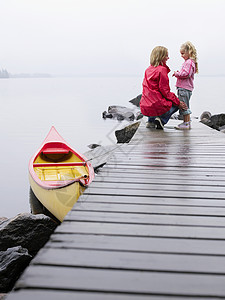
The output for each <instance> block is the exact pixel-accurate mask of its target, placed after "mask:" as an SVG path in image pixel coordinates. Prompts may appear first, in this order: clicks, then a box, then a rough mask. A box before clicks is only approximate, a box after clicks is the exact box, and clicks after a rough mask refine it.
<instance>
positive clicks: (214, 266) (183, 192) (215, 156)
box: [7, 120, 225, 300]
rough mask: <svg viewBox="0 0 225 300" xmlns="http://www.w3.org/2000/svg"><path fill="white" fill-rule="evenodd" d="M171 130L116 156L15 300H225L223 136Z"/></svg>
mask: <svg viewBox="0 0 225 300" xmlns="http://www.w3.org/2000/svg"><path fill="white" fill-rule="evenodd" d="M174 122H176V124H177V121H172V120H171V121H170V122H169V125H168V126H167V128H165V130H164V131H161V130H152V129H146V128H145V126H143V124H142V125H141V126H140V128H139V129H138V132H137V133H136V135H135V137H134V138H133V140H132V141H131V142H130V143H129V144H126V145H123V146H121V147H118V149H117V151H116V152H115V153H114V155H113V156H112V158H111V160H110V161H109V162H108V163H107V164H106V165H105V166H104V167H103V168H102V169H101V171H100V172H99V174H98V175H97V176H96V178H95V181H94V182H93V183H92V184H91V186H90V187H89V188H88V189H87V190H86V192H85V194H84V195H82V196H81V197H80V199H79V200H78V203H77V204H76V205H75V206H74V208H73V210H72V211H71V212H70V213H69V214H68V216H67V217H66V219H65V220H64V222H63V223H62V224H61V225H60V226H59V227H58V228H57V229H56V231H55V232H54V234H53V235H52V236H51V238H50V241H49V242H48V243H47V244H46V246H45V247H44V248H43V249H42V250H41V251H40V252H39V253H38V255H37V256H36V257H35V259H34V260H33V261H32V263H31V264H30V266H29V267H28V268H27V269H26V271H25V272H24V274H23V275H22V277H21V278H20V279H19V281H18V283H17V285H16V290H15V291H13V292H12V293H10V294H9V295H8V297H7V299H8V300H20V299H21V300H26V299H27V300H28V299H29V300H30V299H32V300H37V299H38V300H40V299H41V300H47V299H54V300H59V299H60V300H61V299H63V300H65V299H66V300H71V299H80V300H118V299H119V300H132V299H134V300H139V299H140V300H144V299H146V300H147V299H157V300H162V299H170V300H171V299H187V298H189V299H199V298H201V299H219V298H225V180H224V176H225V135H224V134H223V133H221V132H218V131H216V130H213V129H210V128H209V127H207V126H205V125H203V124H201V123H199V122H197V121H195V122H193V129H192V130H190V131H178V130H175V129H173V124H174Z"/></svg>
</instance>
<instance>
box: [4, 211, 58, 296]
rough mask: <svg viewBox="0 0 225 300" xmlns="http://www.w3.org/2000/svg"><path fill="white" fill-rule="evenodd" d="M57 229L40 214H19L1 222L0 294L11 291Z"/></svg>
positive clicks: (49, 219) (53, 223) (48, 219)
mask: <svg viewBox="0 0 225 300" xmlns="http://www.w3.org/2000/svg"><path fill="white" fill-rule="evenodd" d="M56 227H57V224H56V223H55V222H54V221H53V220H52V219H51V218H50V217H48V216H45V215H42V214H40V215H32V214H29V213H21V214H19V215H17V216H16V217H14V218H12V219H7V218H1V219H0V261H1V265H0V293H7V292H9V291H11V290H12V288H13V286H14V284H15V282H16V281H17V279H18V278H19V276H20V275H21V273H22V272H23V271H24V269H25V268H26V267H27V266H28V265H29V263H30V261H31V260H32V259H33V257H34V256H35V255H36V254H37V252H38V251H39V250H40V249H41V248H42V247H43V246H44V245H45V243H46V242H47V241H48V240H49V237H50V235H51V234H52V233H53V231H54V230H55V228H56ZM2 296H3V295H2Z"/></svg>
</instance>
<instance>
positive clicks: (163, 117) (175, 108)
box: [148, 105, 178, 125]
mask: <svg viewBox="0 0 225 300" xmlns="http://www.w3.org/2000/svg"><path fill="white" fill-rule="evenodd" d="M176 111H178V106H175V105H172V107H171V109H170V110H169V111H167V112H166V113H165V114H163V115H161V116H158V117H159V118H160V119H161V121H162V123H163V125H165V124H166V123H167V122H168V121H169V119H170V117H171V116H172V115H173V114H174V113H175V112H176ZM155 118H157V117H148V122H151V123H154V122H155Z"/></svg>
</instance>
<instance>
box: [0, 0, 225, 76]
mask: <svg viewBox="0 0 225 300" xmlns="http://www.w3.org/2000/svg"><path fill="white" fill-rule="evenodd" d="M0 8H1V10H0V36H1V47H0V68H6V69H7V70H8V71H9V72H11V73H23V72H24V73H36V72H37V73H41V72H46V73H51V74H77V75H85V74H87V75H88V74H109V75H111V74H115V75H116V74H124V75H129V74H130V75H137V76H142V75H143V71H144V69H145V68H146V67H147V66H148V64H149V55H150V52H151V50H152V48H154V47H155V46H157V45H163V46H166V47H167V48H168V49H169V57H170V60H169V61H168V65H169V66H170V68H171V70H174V69H179V68H180V65H181V63H182V60H181V58H180V54H179V48H180V45H181V44H182V43H183V42H185V41H187V40H190V41H191V42H192V43H193V44H194V45H195V46H196V48H197V51H198V56H199V69H200V74H202V75H220V74H225V62H224V56H223V55H224V53H225V38H224V32H223V31H224V28H225V17H224V16H225V0H188V1H180V0H161V1H160V0H158V1H157V0H154V1H152V0H112V1H111V0H0Z"/></svg>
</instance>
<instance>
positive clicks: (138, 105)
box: [129, 94, 142, 107]
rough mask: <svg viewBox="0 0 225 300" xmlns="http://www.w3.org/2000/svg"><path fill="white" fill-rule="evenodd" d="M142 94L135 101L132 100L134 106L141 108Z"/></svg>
mask: <svg viewBox="0 0 225 300" xmlns="http://www.w3.org/2000/svg"><path fill="white" fill-rule="evenodd" d="M141 97H142V94H140V95H138V96H137V97H135V98H134V99H131V100H130V101H129V102H130V103H132V104H133V105H135V106H137V107H140V101H141Z"/></svg>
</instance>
